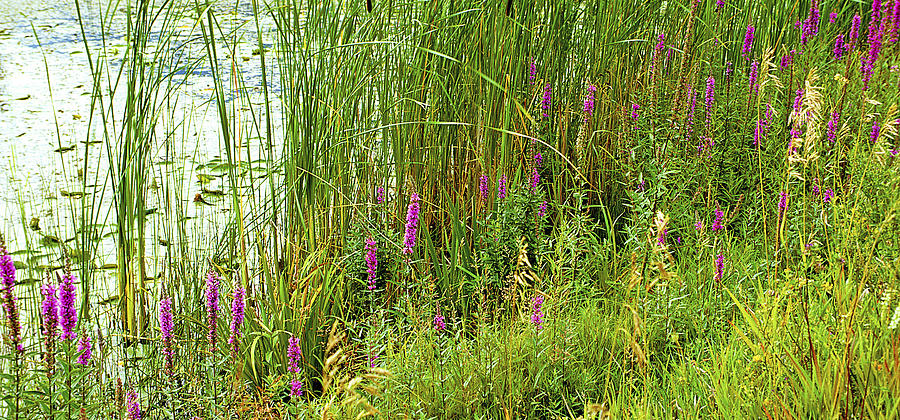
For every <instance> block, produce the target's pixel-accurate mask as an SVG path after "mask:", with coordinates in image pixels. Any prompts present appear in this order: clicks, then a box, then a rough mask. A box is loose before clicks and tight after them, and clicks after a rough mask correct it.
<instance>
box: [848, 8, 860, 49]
mask: <svg viewBox="0 0 900 420" xmlns="http://www.w3.org/2000/svg"><path fill="white" fill-rule="evenodd" d="M861 23H862V18H860V17H859V15H858V14H856V15H853V24H851V25H850V47H849V48H850V49H851V50H852V49H853V48H856V42H857V41H859V25H860V24H861Z"/></svg>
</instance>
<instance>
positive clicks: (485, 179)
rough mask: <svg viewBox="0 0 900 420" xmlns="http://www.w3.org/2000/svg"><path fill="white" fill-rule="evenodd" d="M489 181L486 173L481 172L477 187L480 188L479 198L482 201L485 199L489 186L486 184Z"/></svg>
mask: <svg viewBox="0 0 900 420" xmlns="http://www.w3.org/2000/svg"><path fill="white" fill-rule="evenodd" d="M489 183H490V179H489V178H488V176H487V174H481V182H480V184H479V186H478V188H479V189H480V190H481V200H482V201H487V198H488V188H489V186H488V184H489Z"/></svg>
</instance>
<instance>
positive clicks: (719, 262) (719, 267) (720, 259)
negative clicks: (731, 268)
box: [716, 253, 725, 282]
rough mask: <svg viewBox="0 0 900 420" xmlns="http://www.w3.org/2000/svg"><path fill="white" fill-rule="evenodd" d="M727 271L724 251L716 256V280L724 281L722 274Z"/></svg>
mask: <svg viewBox="0 0 900 420" xmlns="http://www.w3.org/2000/svg"><path fill="white" fill-rule="evenodd" d="M724 272H725V256H724V255H722V253H719V255H718V256H717V257H716V281H717V282H719V281H722V274H724Z"/></svg>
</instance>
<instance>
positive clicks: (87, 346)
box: [75, 332, 93, 366]
mask: <svg viewBox="0 0 900 420" xmlns="http://www.w3.org/2000/svg"><path fill="white" fill-rule="evenodd" d="M92 354H93V353H92V352H91V337H89V336H88V335H87V333H85V332H82V333H81V339H80V340H78V359H77V360H75V363H78V364H79V365H82V366H87V364H88V363H89V362H90V361H91V355H92Z"/></svg>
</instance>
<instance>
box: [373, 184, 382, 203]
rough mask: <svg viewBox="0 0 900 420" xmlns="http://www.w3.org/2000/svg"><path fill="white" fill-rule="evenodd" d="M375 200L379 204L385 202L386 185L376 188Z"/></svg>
mask: <svg viewBox="0 0 900 420" xmlns="http://www.w3.org/2000/svg"><path fill="white" fill-rule="evenodd" d="M375 202H376V203H378V204H382V203H384V187H378V188H376V189H375Z"/></svg>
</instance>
